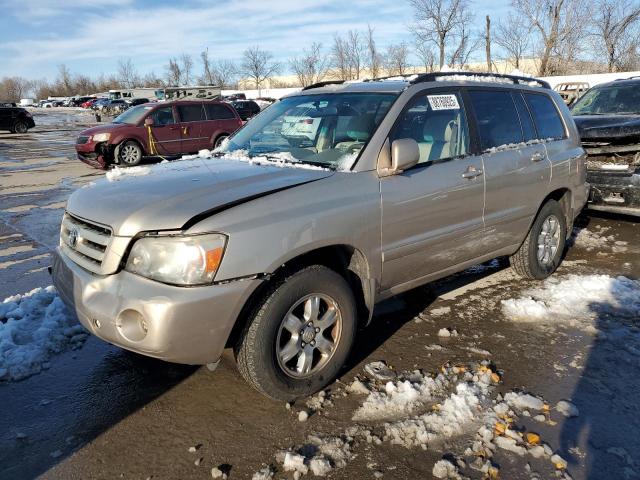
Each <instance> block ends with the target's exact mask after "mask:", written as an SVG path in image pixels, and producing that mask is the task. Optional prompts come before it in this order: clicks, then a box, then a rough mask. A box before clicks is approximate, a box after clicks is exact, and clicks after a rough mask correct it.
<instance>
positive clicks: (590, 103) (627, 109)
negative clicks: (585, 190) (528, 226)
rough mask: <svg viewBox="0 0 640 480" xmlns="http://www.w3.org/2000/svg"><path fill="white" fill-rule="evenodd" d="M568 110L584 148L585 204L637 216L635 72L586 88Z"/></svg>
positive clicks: (639, 114) (639, 174) (639, 82)
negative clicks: (587, 200)
mask: <svg viewBox="0 0 640 480" xmlns="http://www.w3.org/2000/svg"><path fill="white" fill-rule="evenodd" d="M571 113H572V114H573V118H574V120H575V122H576V125H577V127H578V130H579V132H580V137H581V139H582V146H583V147H584V149H585V150H586V152H587V181H588V182H589V183H590V184H591V192H590V195H589V208H591V209H593V210H605V211H609V212H615V213H624V214H628V215H636V216H640V77H635V78H631V79H624V80H616V81H614V82H609V83H605V84H601V85H597V86H595V87H593V88H591V89H590V90H588V91H587V92H586V93H585V94H584V95H583V96H582V97H580V99H579V100H577V101H576V102H575V103H574V104H573V106H572V107H571Z"/></svg>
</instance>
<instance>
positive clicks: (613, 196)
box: [587, 170, 640, 215]
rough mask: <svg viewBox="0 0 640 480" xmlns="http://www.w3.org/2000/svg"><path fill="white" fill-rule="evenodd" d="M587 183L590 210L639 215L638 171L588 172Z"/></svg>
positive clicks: (639, 177)
mask: <svg viewBox="0 0 640 480" xmlns="http://www.w3.org/2000/svg"><path fill="white" fill-rule="evenodd" d="M587 181H588V182H589V183H590V184H591V191H590V192H589V205H588V207H589V208H590V209H593V210H602V211H609V212H614V213H624V214H627V215H640V170H635V172H628V171H622V172H617V171H606V170H589V171H588V172H587Z"/></svg>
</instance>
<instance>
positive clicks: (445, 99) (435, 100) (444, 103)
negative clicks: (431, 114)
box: [427, 95, 460, 110]
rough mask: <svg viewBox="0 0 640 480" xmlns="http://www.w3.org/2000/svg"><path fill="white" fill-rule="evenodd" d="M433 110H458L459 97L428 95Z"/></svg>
mask: <svg viewBox="0 0 640 480" xmlns="http://www.w3.org/2000/svg"><path fill="white" fill-rule="evenodd" d="M427 99H428V100H429V105H431V109H432V110H458V109H459V108H460V105H459V104H458V97H456V96H455V95H427Z"/></svg>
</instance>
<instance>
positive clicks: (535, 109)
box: [525, 93, 565, 139]
mask: <svg viewBox="0 0 640 480" xmlns="http://www.w3.org/2000/svg"><path fill="white" fill-rule="evenodd" d="M525 98H526V100H527V105H529V110H531V114H532V115H533V119H534V121H535V122H536V127H537V129H538V136H539V138H541V139H546V138H564V136H565V131H564V125H563V124H562V120H561V119H560V114H559V113H558V109H557V108H556V106H555V105H554V103H553V101H552V100H551V99H550V98H549V97H547V96H546V95H541V94H535V93H526V94H525Z"/></svg>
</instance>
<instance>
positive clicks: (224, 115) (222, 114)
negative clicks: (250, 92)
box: [205, 103, 236, 120]
mask: <svg viewBox="0 0 640 480" xmlns="http://www.w3.org/2000/svg"><path fill="white" fill-rule="evenodd" d="M205 111H206V113H207V119H208V120H228V119H230V118H236V117H235V115H234V114H233V112H232V111H231V110H230V109H229V108H227V107H225V106H224V105H220V104H217V103H207V104H205Z"/></svg>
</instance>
